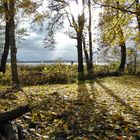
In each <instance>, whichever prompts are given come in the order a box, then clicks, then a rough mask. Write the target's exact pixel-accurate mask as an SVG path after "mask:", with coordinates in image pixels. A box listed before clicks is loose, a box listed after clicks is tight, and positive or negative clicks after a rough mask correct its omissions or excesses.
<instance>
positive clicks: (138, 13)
mask: <svg viewBox="0 0 140 140" xmlns="http://www.w3.org/2000/svg"><path fill="white" fill-rule="evenodd" d="M139 4H140V2H139V0H136V12H137V15H136V17H137V22H138V29H139V31H140V12H139V11H140V6H139Z"/></svg>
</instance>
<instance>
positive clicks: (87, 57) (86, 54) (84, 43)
mask: <svg viewBox="0 0 140 140" xmlns="http://www.w3.org/2000/svg"><path fill="white" fill-rule="evenodd" d="M83 49H84V54H85V61H86V65H87V71H89V70H90V62H89V55H88V52H87V49H86V42H85V38H84V37H83Z"/></svg>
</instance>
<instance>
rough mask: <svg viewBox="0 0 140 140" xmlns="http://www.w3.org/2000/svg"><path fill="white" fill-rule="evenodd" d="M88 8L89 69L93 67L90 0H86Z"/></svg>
mask: <svg viewBox="0 0 140 140" xmlns="http://www.w3.org/2000/svg"><path fill="white" fill-rule="evenodd" d="M88 10H89V27H88V36H89V56H90V61H89V62H90V71H92V69H93V57H92V33H91V23H92V21H91V18H92V17H91V1H90V0H88Z"/></svg>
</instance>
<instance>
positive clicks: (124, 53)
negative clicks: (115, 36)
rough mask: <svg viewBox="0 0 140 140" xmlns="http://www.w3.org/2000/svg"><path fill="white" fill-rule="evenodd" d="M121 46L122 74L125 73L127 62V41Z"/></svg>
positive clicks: (119, 70) (120, 71) (120, 68)
mask: <svg viewBox="0 0 140 140" xmlns="http://www.w3.org/2000/svg"><path fill="white" fill-rule="evenodd" d="M120 47H121V63H120V66H119V69H118V72H119V73H120V74H123V73H124V70H125V63H126V46H125V43H123V44H121V45H120Z"/></svg>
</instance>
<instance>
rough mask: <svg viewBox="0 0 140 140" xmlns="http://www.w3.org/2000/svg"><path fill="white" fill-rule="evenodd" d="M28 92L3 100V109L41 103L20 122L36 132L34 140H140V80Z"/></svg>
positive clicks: (109, 80)
mask: <svg viewBox="0 0 140 140" xmlns="http://www.w3.org/2000/svg"><path fill="white" fill-rule="evenodd" d="M4 88H7V87H1V89H3V90H4ZM24 92H25V93H26V95H25V93H23V92H17V93H15V94H10V95H7V96H6V97H5V98H3V99H0V110H1V111H7V110H11V109H12V108H15V107H17V106H19V105H21V104H26V103H30V105H31V106H33V105H35V104H38V105H39V106H38V107H36V108H35V109H34V110H33V111H32V112H31V113H27V114H25V115H24V116H22V117H21V118H19V119H17V120H16V122H17V123H20V125H22V126H23V127H24V129H25V130H27V132H30V133H32V136H30V139H39V140H43V139H48V140H51V139H54V137H55V136H56V135H61V136H62V137H64V136H65V134H67V137H68V139H70V140H96V139H99V140H140V77H137V76H121V77H108V78H101V79H96V80H93V81H85V82H81V83H75V84H55V85H44V86H30V87H24ZM33 137H34V138H33Z"/></svg>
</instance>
